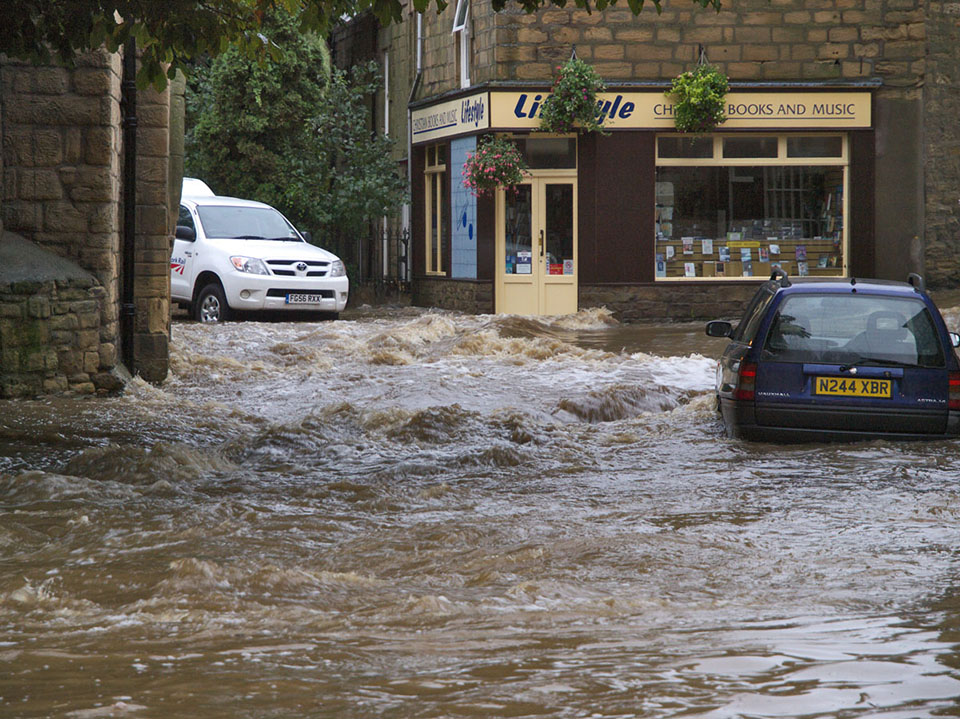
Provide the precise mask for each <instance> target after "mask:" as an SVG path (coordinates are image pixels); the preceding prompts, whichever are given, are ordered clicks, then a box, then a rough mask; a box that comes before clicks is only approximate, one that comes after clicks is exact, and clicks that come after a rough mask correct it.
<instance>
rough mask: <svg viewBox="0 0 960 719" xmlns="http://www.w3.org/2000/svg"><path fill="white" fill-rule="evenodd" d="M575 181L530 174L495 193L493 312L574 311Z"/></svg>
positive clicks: (575, 267) (545, 313) (575, 271)
mask: <svg viewBox="0 0 960 719" xmlns="http://www.w3.org/2000/svg"><path fill="white" fill-rule="evenodd" d="M576 197H577V181H576V178H572V177H564V178H555V177H549V178H533V179H531V180H528V181H527V182H525V183H524V184H522V185H520V186H519V187H518V188H517V192H515V193H514V192H504V191H501V192H500V193H498V199H497V218H498V222H497V226H498V231H497V260H496V261H497V301H496V311H497V312H498V313H505V314H519V315H567V314H572V313H574V312H576V311H577V202H576Z"/></svg>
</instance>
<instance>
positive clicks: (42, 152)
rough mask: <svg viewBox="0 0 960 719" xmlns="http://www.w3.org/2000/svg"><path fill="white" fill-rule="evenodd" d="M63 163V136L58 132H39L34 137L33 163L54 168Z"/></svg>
mask: <svg viewBox="0 0 960 719" xmlns="http://www.w3.org/2000/svg"><path fill="white" fill-rule="evenodd" d="M62 161H63V135H62V134H61V133H60V132H58V131H56V130H37V131H36V133H34V136H33V162H34V165H35V166H37V167H52V166H54V165H59V164H60V163H61V162H62Z"/></svg>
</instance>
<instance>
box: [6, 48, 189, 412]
mask: <svg viewBox="0 0 960 719" xmlns="http://www.w3.org/2000/svg"><path fill="white" fill-rule="evenodd" d="M121 80H122V72H121V58H120V56H119V55H118V54H110V53H107V52H106V51H97V52H91V53H87V54H85V55H82V56H80V57H78V58H77V62H76V67H75V68H73V69H67V68H63V67H54V66H34V65H31V64H27V63H22V62H18V61H12V60H9V59H2V58H0V133H2V139H3V153H2V161H3V166H2V195H0V198H2V206H0V218H2V228H3V229H4V230H6V231H7V232H8V233H17V234H18V235H20V236H22V237H23V238H26V239H27V240H29V241H30V242H31V243H34V244H35V245H36V246H38V247H39V248H43V249H44V250H46V251H49V252H50V253H52V254H53V255H55V256H56V257H59V258H62V259H64V260H68V261H69V262H70V263H71V266H72V267H73V268H76V269H78V270H82V271H83V272H85V273H87V278H84V279H77V278H75V277H72V278H71V279H68V278H67V276H71V275H73V274H75V273H74V272H73V270H72V269H66V270H65V269H64V268H62V267H61V268H60V270H61V276H57V277H47V278H43V279H38V280H32V279H31V278H27V279H26V280H24V281H21V282H18V283H12V284H7V285H4V284H3V283H2V279H3V278H2V277H0V315H2V317H3V318H4V321H5V322H6V325H5V326H6V331H5V332H4V333H3V334H0V353H2V360H3V365H2V367H0V396H19V395H28V394H37V393H41V392H54V391H62V390H66V389H71V390H74V391H79V392H88V391H94V390H97V389H100V390H105V391H106V390H111V389H115V388H116V381H115V380H113V379H112V377H111V374H110V373H111V370H113V369H114V368H115V366H116V365H117V363H118V361H119V359H118V358H119V356H120V349H121V348H120V321H119V318H120V302H121V297H120V288H121V264H122V263H121V251H122V249H121V248H122V246H123V228H122V224H121V217H122V208H123V192H122V182H121V173H122V167H123V154H122V153H123V137H122V128H121V122H122V118H121ZM138 106H139V107H138V115H139V123H138V130H137V142H138V176H137V220H138V233H137V236H136V238H134V241H135V256H136V259H135V264H136V271H135V298H134V304H135V307H136V319H135V329H134V345H135V347H134V357H135V368H136V371H137V372H138V373H139V374H141V375H142V376H143V377H144V378H145V379H148V380H151V381H159V380H162V379H163V378H164V377H165V376H166V372H167V363H168V358H167V351H168V349H167V337H168V334H169V316H170V313H169V248H170V241H171V240H170V235H171V232H172V221H171V220H170V216H169V194H170V193H169V186H170V184H171V178H170V177H169V174H170V173H169V154H170V141H169V135H170V133H169V125H170V98H169V92H168V91H166V92H164V93H156V92H155V91H152V90H148V91H140V93H139V97H138ZM176 182H177V183H179V179H178V178H177V179H176ZM9 241H10V240H9V239H8V236H7V235H5V236H4V239H3V243H4V244H5V245H6V244H7V243H8V242H9ZM23 247H24V246H22V245H18V248H19V249H21V250H22V248H23ZM8 249H9V248H8ZM11 262H12V263H13V264H14V267H15V268H16V269H18V271H19V270H24V269H29V268H23V267H18V265H22V264H23V263H24V262H25V257H24V256H23V255H22V253H21V255H20V256H14V257H12V258H11ZM25 293H26V294H25ZM77 293H81V294H83V295H84V297H83V298H81V297H80V296H79V295H78V294H77ZM24 302H26V304H24ZM37 307H44V308H48V309H43V310H37V309H36V308H37ZM31 308H33V309H31ZM38 312H39V314H38ZM91 312H92V313H93V314H91ZM18 324H20V325H22V327H20V329H17V326H18ZM27 340H29V342H27ZM37 342H39V343H40V344H39V345H36V343H37ZM31 343H33V344H31ZM27 346H30V347H33V346H44V347H45V349H44V350H43V352H42V353H41V354H42V356H43V360H42V361H40V360H39V359H37V357H38V356H39V355H37V354H36V353H34V354H30V352H27V354H24V352H26V350H25V349H24V348H25V347H27ZM31 352H32V350H31Z"/></svg>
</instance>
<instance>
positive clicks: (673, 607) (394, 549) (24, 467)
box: [0, 309, 960, 719]
mask: <svg viewBox="0 0 960 719" xmlns="http://www.w3.org/2000/svg"><path fill="white" fill-rule="evenodd" d="M951 313H953V314H951ZM947 315H948V317H953V316H958V315H960V313H958V312H957V311H956V310H948V312H947ZM720 347H722V343H720V344H719V346H718V343H717V342H716V341H715V340H711V339H710V338H706V337H705V336H703V330H702V326H701V325H689V324H672V325H663V326H654V325H650V326H630V327H621V326H619V325H617V324H616V323H615V322H613V320H612V319H611V316H610V314H609V313H607V312H605V311H593V312H585V313H581V314H579V315H576V316H574V317H571V318H564V319H563V320H562V321H550V320H543V319H538V318H522V317H491V316H479V317H473V316H461V315H457V314H455V313H449V312H430V311H419V310H411V309H402V310H395V311H394V310H372V309H365V310H363V311H361V312H357V313H355V314H354V315H353V316H352V318H350V317H349V315H348V316H347V318H346V319H344V320H341V321H338V322H327V323H287V322H270V323H257V322H244V323H228V324H225V325H222V326H218V327H203V326H200V325H197V324H193V323H183V324H177V325H175V326H174V329H173V337H172V348H173V353H174V356H173V372H172V373H171V377H170V378H169V379H168V380H167V381H166V382H164V383H163V384H162V385H161V386H159V387H154V386H151V385H147V384H145V383H142V382H140V381H134V382H133V383H131V385H130V386H129V387H128V388H127V391H126V392H125V394H124V396H122V397H119V398H113V399H90V398H69V397H64V398H56V399H45V400H38V401H18V402H7V403H4V407H3V409H4V411H3V412H2V413H0V716H2V717H4V719H6V717H12V718H19V717H24V718H27V717H73V718H79V719H85V718H95V717H117V716H120V717H133V718H137V719H139V718H152V717H168V716H176V717H198V718H203V719H220V718H221V717H222V718H223V719H226V718H227V717H230V718H231V719H235V718H236V717H249V718H250V719H262V718H265V717H344V716H347V717H438V718H439V717H462V716H483V717H525V716H529V717H534V716H536V717H544V716H548V717H562V718H566V717H577V718H579V717H585V716H600V717H607V716H609V717H676V716H684V717H841V716H842V717H884V719H890V718H891V717H897V718H900V717H902V718H904V719H906V718H913V717H933V716H945V715H956V714H957V713H958V710H957V707H958V702H960V673H958V667H960V659H958V652H957V649H956V642H957V636H958V635H957V633H956V627H957V626H958V625H960V610H958V606H960V604H958V600H957V596H958V594H957V591H956V587H957V586H960V582H958V578H960V562H958V557H957V552H956V546H957V536H958V534H957V529H956V528H957V526H958V523H960V501H958V500H960V485H958V477H960V455H958V452H957V448H958V445H957V443H955V442H930V443H922V444H914V443H903V444H898V443H888V442H882V441H875V442H865V443H858V444H838V445H829V446H821V445H797V446H790V447H783V446H776V445H768V444H747V443H742V442H736V441H733V440H729V439H727V438H725V437H724V435H723V432H722V427H721V426H720V423H719V421H718V419H717V417H716V414H715V412H714V407H713V392H712V383H713V376H714V366H715V359H714V358H715V357H716V355H717V353H718V351H719V348H720Z"/></svg>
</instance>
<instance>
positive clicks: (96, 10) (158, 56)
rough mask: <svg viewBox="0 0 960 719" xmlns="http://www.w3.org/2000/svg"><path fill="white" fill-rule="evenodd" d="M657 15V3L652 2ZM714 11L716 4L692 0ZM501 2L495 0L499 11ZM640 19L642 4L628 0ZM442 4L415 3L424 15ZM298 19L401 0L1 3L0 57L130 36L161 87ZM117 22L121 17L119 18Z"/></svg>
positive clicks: (144, 78) (314, 24) (111, 42)
mask: <svg viewBox="0 0 960 719" xmlns="http://www.w3.org/2000/svg"><path fill="white" fill-rule="evenodd" d="M516 1H517V3H518V4H519V5H520V7H522V8H523V9H524V10H525V11H526V12H535V11H536V10H538V9H540V8H541V7H545V6H549V5H557V6H560V7H563V6H564V5H566V0H516ZM651 1H652V2H653V4H654V7H655V8H656V10H657V12H658V13H659V12H660V10H661V0H651ZM616 2H617V0H574V4H575V5H576V6H577V7H580V8H585V9H587V10H592V9H596V10H604V9H605V8H607V7H611V6H613V5H615V4H616ZM694 3H695V4H697V5H700V6H701V7H704V8H706V7H713V8H715V9H716V10H718V11H719V10H720V0H694ZM506 4H507V0H493V9H494V10H497V11H499V10H502V9H503V8H504V7H505V6H506ZM627 4H628V5H629V7H630V9H631V10H632V11H633V12H634V14H638V13H639V12H640V11H641V10H642V9H643V5H644V0H627ZM431 5H436V7H437V10H443V9H444V8H445V7H446V6H447V0H413V6H414V8H415V9H416V10H417V11H419V12H424V11H425V10H426V9H427V8H429V7H430V6H431ZM274 9H277V10H280V11H283V12H286V13H288V14H290V15H293V16H295V17H297V19H298V23H299V29H300V31H301V32H304V33H311V32H312V33H317V34H320V35H325V34H326V33H327V31H328V30H329V28H330V26H331V25H332V24H334V23H336V22H339V21H340V19H341V18H344V17H350V16H353V15H356V14H357V13H360V12H363V11H365V10H371V11H373V12H374V14H376V16H377V18H378V19H379V20H380V21H381V22H382V23H384V24H385V25H386V24H389V23H390V22H400V21H401V20H402V19H403V11H404V3H403V1H402V0H5V1H4V3H3V12H2V22H0V52H2V53H6V54H7V55H9V56H11V57H18V58H22V59H28V60H33V61H36V62H48V61H49V60H50V59H51V58H57V59H59V60H60V61H61V62H64V63H66V64H70V63H72V62H73V60H74V57H75V53H76V52H78V51H80V52H82V51H85V50H90V49H94V48H98V47H100V46H101V45H106V47H107V49H108V50H110V51H111V52H115V51H116V50H117V48H119V47H121V46H123V44H124V42H125V41H126V40H127V38H129V37H131V36H132V37H135V38H136V39H137V44H138V46H139V47H140V49H141V50H142V52H143V55H142V57H141V69H140V71H139V73H138V76H137V82H138V84H139V85H140V86H141V87H145V86H147V85H149V84H153V85H154V86H155V87H156V88H157V89H163V88H164V87H165V86H166V83H167V78H168V77H170V78H172V77H174V75H175V74H176V73H177V71H178V70H179V71H183V72H184V73H187V71H188V70H189V65H190V62H191V60H196V59H198V58H200V57H203V56H210V57H215V56H217V55H220V54H222V53H224V52H226V50H227V49H228V48H230V47H234V48H237V49H238V50H239V51H240V53H241V54H242V55H243V56H244V57H246V58H249V59H259V60H261V61H263V60H264V59H266V58H267V57H271V56H275V55H276V53H277V52H278V48H277V47H276V46H275V45H274V44H272V43H271V42H270V41H269V40H267V39H266V38H265V37H264V36H263V34H261V31H262V30H263V25H264V21H265V18H266V17H267V16H268V15H269V13H270V11H272V10H274ZM118 18H122V19H118Z"/></svg>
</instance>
